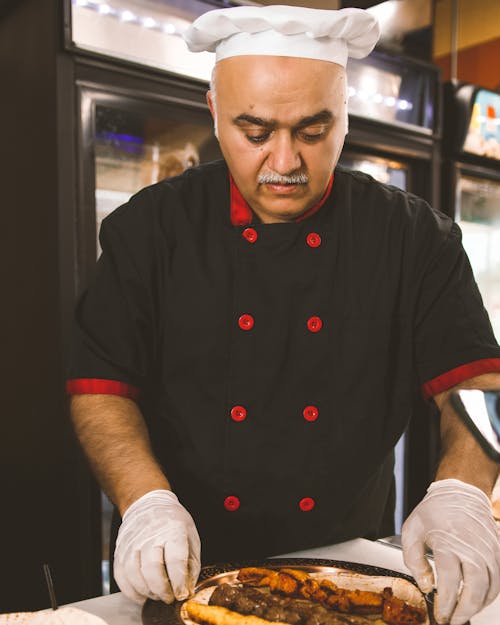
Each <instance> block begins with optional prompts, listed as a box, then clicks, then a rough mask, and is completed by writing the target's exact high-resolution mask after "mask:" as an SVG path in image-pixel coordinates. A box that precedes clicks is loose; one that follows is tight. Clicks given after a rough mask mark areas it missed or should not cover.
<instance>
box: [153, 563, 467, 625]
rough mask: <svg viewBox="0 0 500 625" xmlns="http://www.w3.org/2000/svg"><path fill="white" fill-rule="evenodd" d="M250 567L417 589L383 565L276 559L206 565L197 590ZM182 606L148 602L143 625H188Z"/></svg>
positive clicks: (429, 601) (429, 604) (430, 609)
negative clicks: (310, 571) (394, 582)
mask: <svg viewBox="0 0 500 625" xmlns="http://www.w3.org/2000/svg"><path fill="white" fill-rule="evenodd" d="M248 566H256V567H266V568H281V567H286V566H297V567H313V568H314V567H318V568H323V567H334V568H338V569H346V570H348V571H353V572H354V573H362V574H363V575H380V576H384V575H386V576H387V577H400V578H402V579H405V580H407V581H409V582H411V583H412V584H413V585H414V586H417V584H416V582H415V580H414V579H413V577H410V576H409V575H405V574H404V573H399V572H398V571H391V570H389V569H384V568H382V567H379V566H372V565H370V564H359V563H357V562H345V561H343V560H323V559H317V558H272V559H267V560H247V561H245V562H226V563H221V564H214V565H211V566H205V567H203V568H202V569H201V573H200V577H199V579H198V584H197V586H196V591H198V590H200V589H202V588H204V587H206V586H209V585H212V584H213V585H215V584H217V583H218V582H217V580H215V579H214V578H217V577H223V574H224V573H228V572H230V571H234V570H238V569H241V568H244V567H248ZM423 596H424V598H425V600H426V603H427V611H428V613H429V621H430V624H431V625H436V623H435V621H434V615H433V595H430V596H429V595H427V596H426V595H423ZM182 604H183V602H182V601H176V602H174V603H172V604H169V605H167V604H166V603H163V601H153V600H152V599H148V600H147V601H146V602H145V604H144V606H143V608H142V622H143V625H184V621H183V620H182V618H181V615H180V611H181V607H182ZM466 625H469V624H466Z"/></svg>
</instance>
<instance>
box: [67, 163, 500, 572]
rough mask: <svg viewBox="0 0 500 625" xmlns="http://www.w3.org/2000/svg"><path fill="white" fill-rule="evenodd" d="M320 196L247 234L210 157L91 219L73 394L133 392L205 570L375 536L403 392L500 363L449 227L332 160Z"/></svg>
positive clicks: (254, 223)
mask: <svg viewBox="0 0 500 625" xmlns="http://www.w3.org/2000/svg"><path fill="white" fill-rule="evenodd" d="M327 195H328V197H325V198H324V202H323V203H322V204H321V205H319V206H318V207H316V208H317V210H313V211H311V213H312V214H310V216H309V217H308V218H307V219H302V220H300V221H298V222H293V223H275V224H262V223H260V222H259V220H258V218H257V217H255V216H254V215H253V214H252V212H251V210H250V208H249V207H248V205H247V204H246V202H245V201H244V199H243V198H242V196H241V195H240V193H239V191H238V189H237V188H236V187H235V185H234V183H233V182H232V180H231V179H230V176H229V174H228V170H227V167H226V165H225V163H224V162H222V161H220V162H215V163H210V164H207V165H202V166H200V167H198V168H195V169H191V170H188V171H187V172H185V173H184V174H183V175H181V176H178V177H176V178H172V179H168V180H165V181H163V182H161V183H158V184H156V185H153V186H151V187H148V188H146V189H144V190H142V191H141V192H139V193H138V194H137V195H135V196H134V197H133V198H132V199H131V200H130V201H129V202H128V203H127V204H125V205H123V206H121V207H120V208H118V209H117V210H116V211H114V212H113V213H112V214H111V215H110V216H108V217H107V218H106V219H105V220H104V221H103V223H102V228H101V233H100V240H101V246H102V249H103V253H102V256H101V257H100V259H99V261H98V266H97V273H96V276H95V279H94V280H93V282H92V284H91V285H90V287H89V289H88V290H87V292H86V293H85V294H84V296H83V298H82V300H81V301H80V303H79V306H78V308H77V314H76V325H75V331H74V337H73V356H72V365H71V371H70V376H69V377H70V381H69V382H68V390H69V392H70V393H88V392H97V393H116V394H119V395H125V396H128V397H132V398H136V399H137V401H138V403H139V405H140V407H141V409H142V412H143V414H144V417H145V420H146V423H147V426H148V428H149V431H150V435H151V439H152V444H153V447H154V451H155V453H156V455H157V457H158V459H159V461H160V463H161V465H162V466H163V468H164V471H165V474H166V475H167V477H168V479H169V480H170V482H171V484H172V487H173V489H174V491H175V492H176V493H177V495H178V497H179V499H180V501H181V503H182V504H183V505H184V506H185V507H186V508H187V509H188V510H189V511H190V512H191V514H192V515H193V517H194V520H195V522H196V525H197V527H198V530H199V533H200V536H201V540H202V554H203V560H204V561H205V562H209V561H215V560H219V561H222V560H226V561H227V560H235V559H238V558H248V557H261V556H264V555H265V556H268V555H272V554H277V553H284V552H287V551H291V550H296V549H300V548H308V547H313V546H315V545H321V544H328V543H333V542H338V541H341V540H347V539H350V538H353V537H356V536H367V537H376V536H378V535H380V534H381V533H385V532H387V531H388V529H389V528H390V525H389V526H388V525H384V523H385V521H386V520H387V504H388V501H389V500H390V499H391V488H392V471H393V453H392V450H393V447H394V445H395V443H396V441H397V440H398V438H399V437H400V435H401V434H402V432H403V431H404V429H405V426H406V424H407V422H408V419H409V417H410V414H411V406H412V400H413V398H414V393H415V391H416V390H418V389H419V388H420V389H421V390H423V392H424V393H425V394H426V395H428V396H431V395H433V394H436V393H437V392H440V391H442V390H445V389H446V388H449V387H450V386H452V385H453V384H456V383H457V382H459V381H461V380H463V379H466V378H468V377H472V376H473V375H478V374H480V373H484V372H488V371H495V370H496V371H498V370H500V349H499V347H498V346H497V344H496V342H495V339H494V337H493V333H492V330H491V326H490V323H489V320H488V317H487V314H486V312H485V310H484V308H483V305H482V302H481V297H480V295H479V292H478V290H477V287H476V284H475V282H474V279H473V276H472V273H471V269H470V266H469V263H468V260H467V257H466V255H465V253H464V251H463V248H462V246H461V236H460V230H459V228H458V226H457V225H456V224H453V223H452V221H451V220H450V219H449V218H447V217H446V216H444V215H443V214H441V213H439V212H437V211H434V210H432V209H431V208H430V207H429V206H428V205H427V204H426V203H425V202H424V201H423V200H421V199H419V198H417V197H415V196H413V195H410V194H408V193H404V192H402V191H400V190H398V189H396V188H393V187H389V186H386V185H383V184H380V183H378V182H376V181H374V180H373V179H372V178H370V177H369V176H367V175H365V174H361V173H353V172H349V171H345V170H342V169H340V168H338V169H337V170H336V171H335V176H334V182H333V186H332V189H331V192H330V193H329V194H327ZM389 531H390V529H389Z"/></svg>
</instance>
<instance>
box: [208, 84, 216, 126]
mask: <svg viewBox="0 0 500 625" xmlns="http://www.w3.org/2000/svg"><path fill="white" fill-rule="evenodd" d="M207 104H208V108H209V109H210V113H212V117H213V119H214V120H215V102H214V100H213V98H212V92H211V91H210V90H209V91H207Z"/></svg>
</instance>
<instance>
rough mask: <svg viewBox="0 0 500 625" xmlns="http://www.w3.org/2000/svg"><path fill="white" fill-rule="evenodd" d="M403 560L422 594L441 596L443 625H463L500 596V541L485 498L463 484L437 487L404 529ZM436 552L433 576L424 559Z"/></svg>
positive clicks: (450, 481) (439, 619) (439, 605)
mask: <svg viewBox="0 0 500 625" xmlns="http://www.w3.org/2000/svg"><path fill="white" fill-rule="evenodd" d="M402 544H403V558H404V561H405V564H406V566H407V567H408V568H409V569H410V571H411V573H412V575H413V576H414V578H415V580H416V581H417V584H418V585H419V587H420V589H421V590H422V591H423V592H425V593H428V592H430V591H431V590H432V589H433V587H434V586H436V587H437V595H436V600H435V604H434V615H435V618H436V621H437V622H438V623H448V622H449V623H450V625H463V623H466V622H467V621H468V620H469V619H470V618H471V617H472V616H474V614H477V612H479V611H480V610H481V609H482V608H483V607H485V606H486V605H488V604H489V603H491V602H492V601H493V599H495V597H496V596H497V594H498V592H499V591H500V541H499V536H498V531H497V527H496V524H495V520H494V518H493V514H492V511H491V502H490V500H489V499H488V497H487V496H486V494H485V493H484V492H483V491H482V490H480V489H479V488H476V487H475V486H472V485H471V484H466V483H465V482H461V481H460V480H455V479H445V480H440V481H437V482H433V483H432V484H431V485H430V486H429V489H428V490H427V494H426V496H425V497H424V499H423V500H422V501H421V502H420V503H419V504H418V506H417V507H416V508H415V509H414V510H413V512H412V513H411V514H410V516H409V517H408V518H407V520H406V521H405V523H404V525H403V529H402ZM426 546H427V547H429V548H430V549H432V551H433V554H434V563H435V567H436V576H437V584H435V580H434V573H433V571H432V568H431V566H430V565H429V563H428V561H427V559H426V557H425V548H426Z"/></svg>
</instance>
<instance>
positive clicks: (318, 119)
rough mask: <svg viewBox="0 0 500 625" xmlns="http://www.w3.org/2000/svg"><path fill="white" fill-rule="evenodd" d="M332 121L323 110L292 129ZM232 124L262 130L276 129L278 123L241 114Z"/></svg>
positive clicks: (330, 113) (304, 119)
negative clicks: (258, 127)
mask: <svg viewBox="0 0 500 625" xmlns="http://www.w3.org/2000/svg"><path fill="white" fill-rule="evenodd" d="M332 119H333V113H332V112H331V111H329V110H328V109H323V110H322V111H319V112H318V113H314V115H308V116H307V117H303V118H302V119H299V121H298V122H297V124H296V125H295V126H294V128H306V127H307V126H313V125H314V124H328V123H329V122H331V121H332ZM233 123H234V124H235V125H236V126H243V125H245V124H252V125H253V126H262V127H263V128H276V126H277V125H278V122H277V121H276V120H275V119H263V118H262V117H255V116H254V115H249V114H248V113H242V114H241V115H238V116H237V117H235V118H234V119H233Z"/></svg>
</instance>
